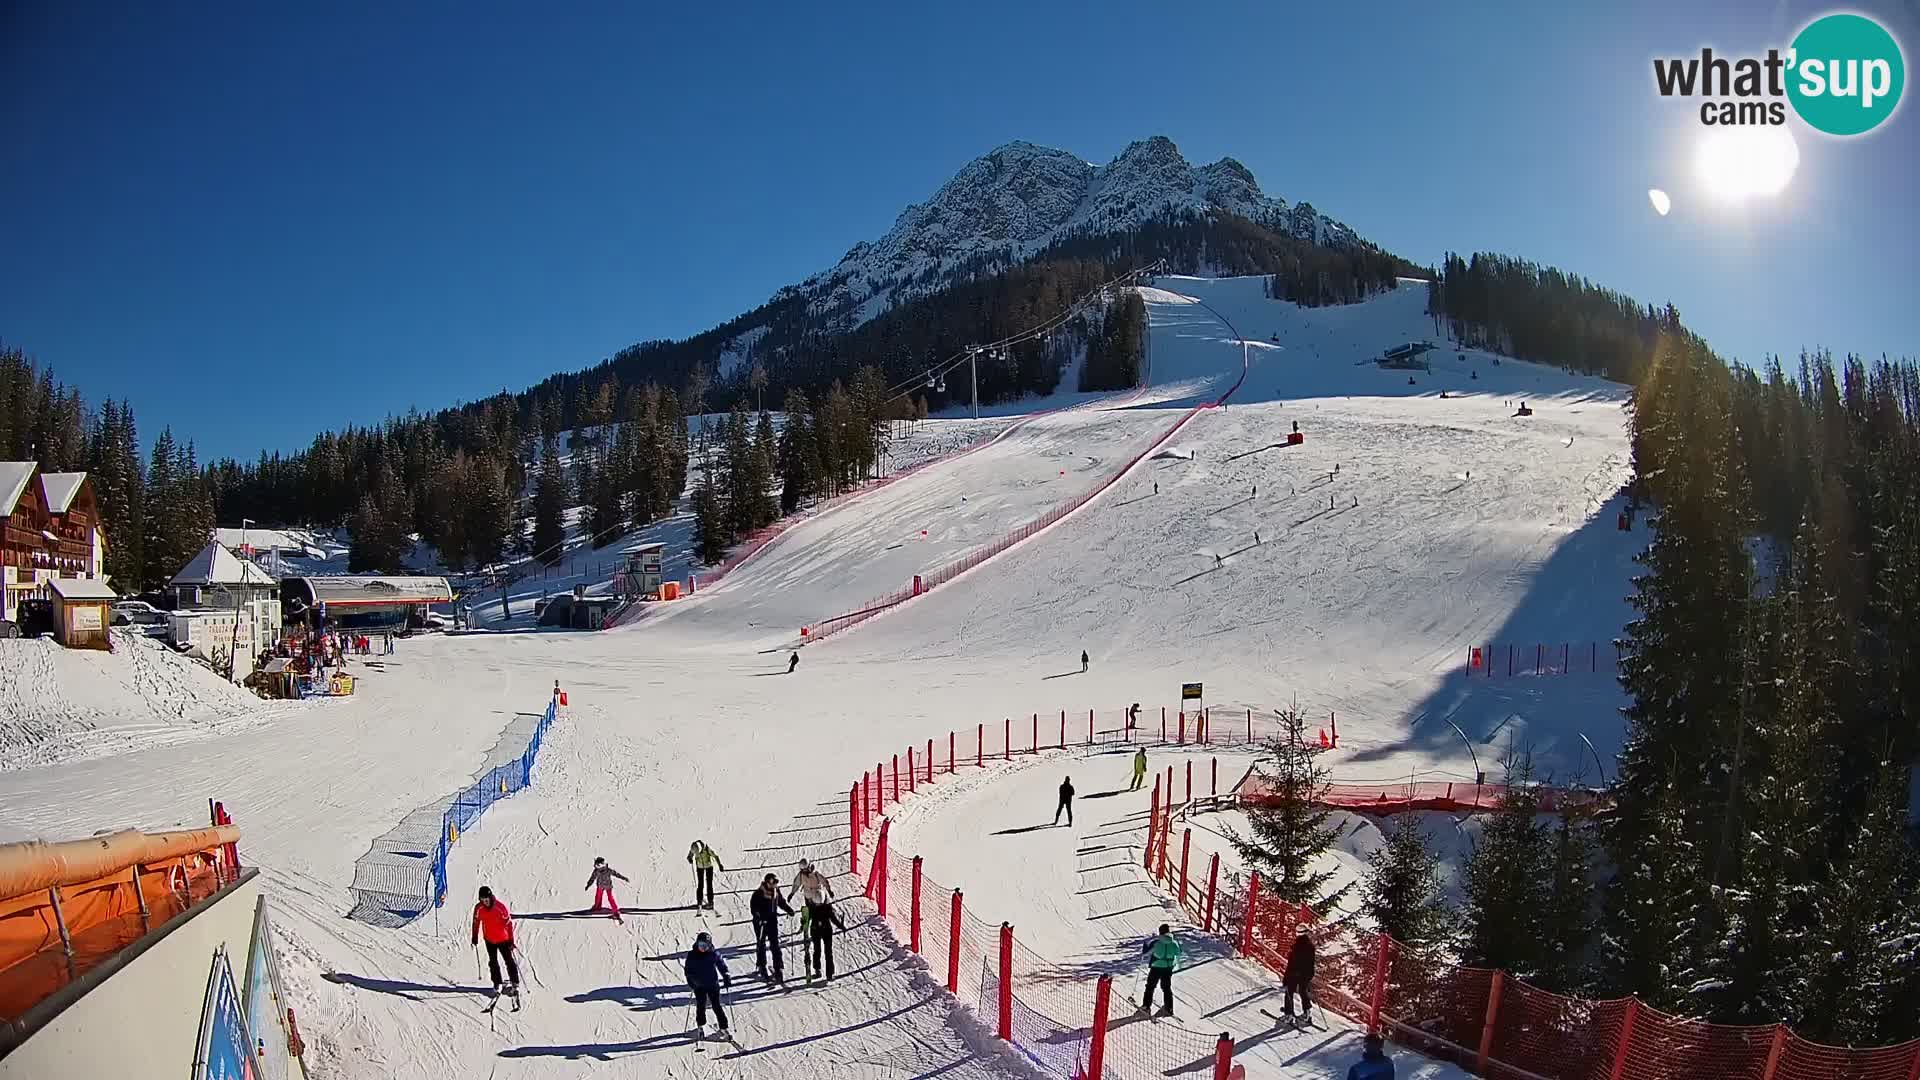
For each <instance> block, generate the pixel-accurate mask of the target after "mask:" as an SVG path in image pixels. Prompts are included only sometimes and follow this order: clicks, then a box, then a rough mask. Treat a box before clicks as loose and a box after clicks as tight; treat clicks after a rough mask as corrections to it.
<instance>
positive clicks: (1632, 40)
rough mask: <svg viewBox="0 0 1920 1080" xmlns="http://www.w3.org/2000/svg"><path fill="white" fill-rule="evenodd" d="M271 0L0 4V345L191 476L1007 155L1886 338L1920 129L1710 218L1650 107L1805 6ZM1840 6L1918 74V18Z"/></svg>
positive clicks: (794, 264) (763, 262)
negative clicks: (162, 435) (1674, 58)
mask: <svg viewBox="0 0 1920 1080" xmlns="http://www.w3.org/2000/svg"><path fill="white" fill-rule="evenodd" d="M306 7H307V10H304V11H300V12H293V11H290V10H288V7H287V6H286V5H258V4H225V3H202V4H190V5H168V4H158V5H156V4H123V5H110V4H106V3H82V4H70V3H35V2H33V0H18V2H15V3H9V4H0V71H5V72H6V79H5V81H6V91H5V93H4V94H0V154H4V160H5V162H6V166H5V168H4V169H0V340H4V341H5V342H7V343H8V344H14V345H19V346H21V347H23V348H25V349H26V350H27V351H28V352H29V353H31V354H32V355H34V356H35V357H37V358H38V359H39V360H40V361H42V362H43V363H47V364H51V365H52V366H53V367H54V368H55V369H56V370H57V371H58V373H59V374H60V376H61V377H62V378H64V379H65V380H67V381H69V382H70V383H73V384H76V385H78V386H80V387H81V388H82V389H83V390H84V392H85V393H86V395H87V397H88V400H89V401H90V402H98V401H99V400H100V398H101V397H102V396H103V395H109V394H110V395H113V396H115V397H120V396H125V397H129V398H131V399H132V400H133V402H134V405H135V409H136V411H137V414H138V417H139V420H140V422H141V427H142V435H143V437H146V438H151V436H152V435H153V434H154V433H156V432H157V431H158V430H159V428H160V427H161V425H163V424H170V425H172V426H173V427H174V428H175V430H176V432H179V433H182V434H186V435H190V436H191V437H193V438H195V439H196V440H198V443H199V446H200V448H201V451H202V456H203V459H204V458H205V457H207V456H208V455H209V453H213V454H234V455H237V456H240V457H242V458H249V457H251V456H252V455H253V454H254V453H256V452H257V451H258V449H260V448H261V447H269V448H281V449H292V448H296V447H298V446H301V445H304V444H305V443H306V442H307V441H308V440H309V439H310V438H311V436H312V435H313V433H314V432H315V431H316V430H319V429H321V428H323V427H336V426H339V425H341V424H344V423H348V422H358V423H369V422H376V421H378V420H380V419H381V418H382V417H384V416H386V415H388V414H390V413H396V412H404V411H405V410H407V409H408V408H409V407H413V406H418V407H420V408H422V409H433V408H438V407H440V406H443V405H447V404H451V403H453V402H455V401H457V400H462V399H470V398H473V397H476V396H480V395H483V394H487V393H491V392H494V391H497V390H499V389H501V388H503V387H505V388H511V389H518V388H521V387H523V386H525V385H527V384H529V383H531V382H533V381H535V380H537V379H539V378H541V377H543V376H545V375H547V374H549V373H551V372H553V371H556V370H561V369H568V370H571V369H575V368H580V367H584V366H587V365H589V364H592V363H595V362H597V361H599V360H600V359H602V358H604V357H606V356H607V355H609V354H610V353H612V352H613V351H615V350H617V349H619V348H621V347H622V346H625V345H627V344H630V343H632V342H635V341H639V340H643V339H647V338H655V337H678V336H684V335H686V334H690V333H694V332H697V331H699V330H702V329H705V328H707V327H709V326H711V325H713V324H714V323H716V322H719V321H721V320H723V319H726V318H728V317H730V316H732V315H735V314H738V313H739V312H741V311H743V310H746V309H748V308H750V307H752V306H754V305H756V304H758V303H760V302H761V301H763V300H765V299H766V298H767V296H768V295H769V294H771V293H772V292H773V291H774V290H775V289H776V288H778V287H779V286H781V285H785V284H788V283H791V282H794V281H797V280H798V279H800V278H802V277H804V276H806V275H807V274H809V273H811V272H813V271H815V270H818V269H820V268H822V267H825V266H827V265H830V264H831V263H833V262H834V261H835V260H837V259H838V258H839V256H840V255H841V254H843V253H844V252H845V250H846V249H847V248H848V247H849V246H850V245H852V244H853V243H854V242H855V241H858V240H861V239H864V238H871V237H874V236H877V235H879V234H880V233H882V232H884V231H885V230H886V229H887V228H888V227H889V226H890V225H891V223H892V221H893V218H894V216H895V215H896V214H898V212H899V211H900V210H901V208H902V207H903V206H904V205H906V204H907V203H909V202H912V201H916V200H920V199H924V198H925V197H927V196H928V195H929V194H931V193H932V191H933V190H934V189H935V188H936V187H937V186H938V185H939V184H940V183H941V182H942V181H944V180H945V179H946V178H947V177H948V176H950V175H951V174H952V173H953V172H954V171H955V170H957V169H958V168H959V167H960V166H962V165H963V164H965V163H966V162H967V161H968V160H970V159H971V158H973V157H975V156H977V155H979V154H982V153H984V152H986V151H988V150H990V149H991V148H993V147H995V146H997V145H999V144H1001V143H1004V142H1008V141H1011V140H1014V139H1027V140H1031V141H1034V142H1038V143H1043V144H1049V145H1054V146H1059V147H1064V148H1066V149H1069V150H1072V151H1074V152H1076V153H1079V154H1080V155H1082V156H1083V157H1086V158H1088V159H1090V160H1094V161H1102V162H1103V161H1106V160H1107V159H1109V158H1110V157H1112V156H1113V155H1114V154H1115V153H1117V152H1118V151H1119V150H1120V149H1122V148H1123V147H1124V146H1125V145H1126V144H1127V143H1128V142H1130V141H1132V140H1135V139H1140V138H1145V137H1147V136H1149V135H1154V134H1165V135H1167V136H1170V137H1171V138H1172V139H1173V140H1174V141H1175V142H1176V143H1178V144H1179V145H1180V147H1181V149H1182V150H1183V151H1184V152H1185V153H1186V155H1187V156H1188V158H1189V159H1191V160H1193V161H1195V162H1196V163H1199V162H1204V161H1210V160H1213V159H1215V158H1217V157H1219V156H1221V155H1232V156H1234V157H1237V158H1239V159H1240V160H1241V161H1243V162H1245V163H1246V164H1247V165H1248V166H1249V167H1250V168H1251V169H1252V170H1253V172H1254V174H1255V175H1256V176H1257V177H1258V178H1259V180H1260V183H1261V185H1262V186H1263V187H1264V188H1265V189H1266V190H1267V191H1269V192H1271V193H1275V194H1278V195H1281V196H1283V197H1286V198H1288V199H1291V200H1299V199H1307V200H1310V201H1312V202H1313V203H1314V204H1315V205H1316V206H1317V207H1319V208H1320V209H1322V210H1323V211H1325V212H1327V213H1330V214H1332V215H1334V216H1336V217H1338V218H1341V219H1343V220H1345V221H1347V222H1348V223H1349V224H1351V225H1353V226H1354V227H1355V228H1356V229H1358V230H1359V231H1360V233H1361V234H1362V235H1364V236H1366V237H1368V238H1370V239H1372V240H1374V241H1376V242H1378V243H1380V244H1382V245H1384V246H1386V247H1388V248H1389V249H1391V250H1393V251H1396V252H1399V253H1401V254H1403V255H1405V256H1407V257H1409V258H1412V259H1414V260H1416V261H1420V262H1433V261H1437V260H1438V259H1439V257H1440V255H1441V254H1442V252H1444V251H1447V250H1449V249H1452V250H1460V251H1472V250H1496V251H1503V252H1509V253H1514V254H1520V255H1525V256H1527V257H1530V258H1533V259H1537V260H1540V261H1543V262H1550V263H1554V264H1558V265H1561V266H1564V267H1566V268H1568V269H1572V270H1576V271H1579V272H1581V273H1584V274H1586V275H1588V276H1589V277H1591V278H1593V279H1595V280H1597V281H1599V282H1601V283H1603V284H1606V285H1609V286H1612V287H1615V288H1618V289H1620V290H1622V291H1625V292H1628V293H1630V294H1633V295H1636V296H1639V297H1641V298H1644V299H1650V300H1656V301H1665V300H1669V299H1670V300H1672V301H1673V302H1674V303H1676V304H1677V305H1678V306H1679V308H1680V310H1681V312H1682V314H1683V316H1684V317H1685V318H1686V319H1687V320H1688V321H1689V322H1690V323H1691V324H1692V325H1693V326H1695V327H1696V328H1697V329H1698V330H1700V331H1701V332H1702V333H1703V334H1705V335H1706V337H1707V338H1708V340H1709V341H1711V342H1712V343H1713V344H1714V345H1715V346H1716V347H1718V348H1719V349H1720V350H1721V351H1722V352H1723V353H1726V354H1729V355H1733V356H1737V357H1740V358H1743V359H1756V358H1758V357H1759V356H1760V355H1761V354H1762V353H1763V352H1766V351H1779V352H1783V353H1787V354H1792V353H1794V352H1797V351H1798V350H1799V349H1800V348H1801V347H1802V346H1806V345H1815V344H1825V345H1827V346H1830V347H1832V348H1834V349H1836V350H1842V351H1844V350H1854V351H1859V352H1863V353H1867V354H1869V355H1873V356H1877V355H1879V354H1880V353H1882V352H1887V353H1893V354H1896V355H1909V356H1914V355H1920V303H1917V302H1916V292H1917V290H1916V271H1915V266H1916V261H1915V260H1916V255H1917V253H1920V197H1916V195H1915V191H1916V190H1917V187H1916V185H1920V106H1917V105H1916V104H1915V103H1914V102H1912V101H1908V102H1906V103H1905V104H1904V105H1903V107H1902V109H1901V111H1900V113H1899V114H1898V115H1896V116H1895V117H1894V119H1893V120H1892V121H1891V122H1890V124H1889V125H1887V126H1883V128H1882V130H1881V131H1879V132H1876V133H1875V134H1873V135H1871V136H1869V137H1867V138H1866V139H1864V140H1855V141H1853V142H1850V143H1841V142H1834V141H1827V140H1825V139H1823V138H1821V137H1818V136H1809V135H1804V134H1803V135H1802V137H1801V139H1800V145H1801V151H1802V161H1801V165H1800V170H1799V174H1798V176H1797V177H1796V178H1795V179H1794V182H1793V184H1792V186H1791V187H1790V188H1789V189H1788V190H1787V191H1786V193H1785V194H1783V195H1782V196H1780V197H1777V198H1775V199H1772V200H1770V201H1766V202H1762V203H1758V204H1755V205H1752V206H1750V207H1749V208H1748V209H1747V210H1745V211H1744V212H1735V211H1729V210H1727V209H1725V208H1723V207H1719V206H1716V205H1713V204H1709V203H1708V202H1706V201H1705V198H1704V196H1703V195H1702V194H1700V193H1699V192H1698V190H1697V187H1696V185H1695V184H1694V182H1693V180H1692V178H1691V177H1692V170H1691V165H1690V160H1689V154H1688V150H1687V145H1688V144H1687V140H1688V138H1690V137H1693V136H1697V135H1698V134H1699V133H1700V130H1701V129H1700V128H1699V126H1698V122H1697V120H1696V119H1695V117H1694V115H1693V114H1692V112H1691V110H1690V109H1689V107H1688V106H1685V105H1681V104H1677V103H1669V102H1661V101H1659V100H1658V99H1657V98H1656V97H1655V96H1654V94H1653V92H1652V89H1651V87H1652V77H1651V73H1650V72H1651V68H1650V60H1651V58H1652V57H1653V56H1655V55H1685V54H1688V53H1691V52H1697V51H1698V49H1699V47H1700V46H1701V45H1703V44H1712V45H1714V46H1715V47H1716V48H1719V49H1725V50H1730V51H1731V50H1745V51H1759V50H1762V49H1764V48H1765V47H1766V46H1767V45H1770V44H1778V45H1784V44H1785V43H1786V41H1787V39H1788V38H1789V37H1790V36H1791V34H1792V33H1793V31H1794V30H1796V29H1797V28H1798V27H1799V26H1800V25H1802V24H1803V23H1804V22H1805V21H1807V20H1808V19H1809V18H1811V17H1812V16H1814V15H1816V14H1819V13H1821V12H1823V11H1825V10H1829V8H1827V7H1826V6H1824V5H1817V4H1812V5H1809V4H1801V3H1797V2H1796V3H1790V4H1773V5H1762V4H1756V3H1751V2H1728V3H1722V4H1713V5H1689V4H1681V3H1649V2H1640V0H1628V2H1622V3H1612V4H1593V5H1562V4H1548V5H1542V4H1538V3H1531V2H1530V3H1516V4H1511V5H1493V4H1487V5H1478V4H1476V5H1452V6H1435V5H1433V4H1430V3H1417V4H1407V5H1404V6H1400V5H1395V4H1389V3H1364V4H1351V3H1327V4H1313V5H1292V4H1275V3H1271V2H1261V3H1249V4H1207V5H1197V6H1196V5H1184V6H1183V5H1178V4H1166V3H1155V4H1151V5H1142V4H1134V3H1103V4H1078V5H1068V4H1033V3H1009V4H1001V3H973V4H940V5H921V4H902V3H897V2H888V3H878V4H860V5H854V4H840V5H815V4H790V3H789V4H780V5H760V4H752V3H726V4H704V5H700V4H697V5H653V4H644V5H643V4H626V5H617V6H616V5H595V4H585V3H583V4H563V5H553V4H545V5H533V4H525V5H517V6H508V7H495V6H491V5H487V4H461V5H457V6H456V5H450V4H446V5H441V4H433V5H429V4H412V3H408V4H399V5H371V4H359V3H343V4H337V5H324V7H325V8H326V9H328V10H326V11H319V10H315V8H317V7H320V6H317V5H307V6H306ZM1575 7H1580V8H1587V9H1590V10H1585V11H1575V10H1570V9H1572V8H1575ZM390 9H391V10H390ZM1856 9H1857V10H1862V11H1864V12H1866V13H1868V14H1872V15H1874V16H1876V17H1877V18H1879V19H1881V20H1882V22H1883V23H1884V24H1886V25H1888V26H1889V27H1890V28H1891V29H1892V30H1893V32H1894V34H1895V35H1896V37H1898V38H1899V39H1900V40H1901V41H1902V43H1903V45H1904V46H1905V48H1906V52H1907V59H1908V64H1909V67H1910V69H1911V68H1912V67H1913V66H1915V65H1916V64H1920V3H1916V0H1877V2H1876V0H1868V2H1865V3H1864V4H1861V5H1858V6H1857V8H1856ZM560 12H564V13H560ZM1913 74H1914V73H1913V72H1912V71H1911V70H1910V72H1909V76H1910V81H1911V80H1912V76H1913ZM1916 94H1920V90H1914V89H1909V90H1908V92H1907V95H1906V96H1907V97H1908V98H1912V97H1914V96H1915V95H1916ZM1655 186H1657V187H1662V188H1664V189H1666V190H1668V191H1670V192H1671V193H1672V194H1673V197H1674V200H1675V203H1676V208H1675V210H1674V213H1673V215H1672V216H1671V217H1668V218H1664V219H1662V218H1659V217H1656V216H1655V215H1654V214H1653V213H1652V211H1651V210H1650V208H1649V206H1648V202H1647V197H1646V189H1647V188H1649V187H1655Z"/></svg>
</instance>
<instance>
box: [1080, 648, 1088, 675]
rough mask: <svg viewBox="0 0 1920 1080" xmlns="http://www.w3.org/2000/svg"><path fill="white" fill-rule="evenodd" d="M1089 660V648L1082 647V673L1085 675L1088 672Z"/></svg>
mask: <svg viewBox="0 0 1920 1080" xmlns="http://www.w3.org/2000/svg"><path fill="white" fill-rule="evenodd" d="M1087 662H1088V661H1087V650H1085V649H1081V650H1080V674H1082V675H1085V674H1086V673H1087Z"/></svg>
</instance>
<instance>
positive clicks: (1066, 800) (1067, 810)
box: [1053, 776, 1073, 829]
mask: <svg viewBox="0 0 1920 1080" xmlns="http://www.w3.org/2000/svg"><path fill="white" fill-rule="evenodd" d="M1061 814H1065V815H1067V828H1069V829H1071V828H1073V777H1071V776H1069V777H1067V778H1066V779H1065V780H1062V781H1061V782H1060V805H1059V806H1056V807H1054V810H1053V823H1054V824H1055V825H1058V824H1060V815H1061Z"/></svg>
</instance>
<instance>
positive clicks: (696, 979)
mask: <svg viewBox="0 0 1920 1080" xmlns="http://www.w3.org/2000/svg"><path fill="white" fill-rule="evenodd" d="M723 985H724V986H727V987H732V986H733V976H732V975H730V974H728V973H727V961H726V958H725V957H723V956H721V955H720V953H719V952H718V951H716V950H715V949H714V947H713V938H712V937H711V936H710V935H709V934H708V933H707V932H706V931H705V930H702V931H700V936H699V937H696V938H694V939H693V948H691V949H688V950H687V986H688V987H689V988H691V989H692V990H693V1016H694V1021H693V1022H694V1025H695V1027H696V1028H697V1029H698V1030H699V1031H702V1032H704V1031H705V1030H706V1027H707V1006H708V1005H712V1006H713V1023H714V1026H715V1027H716V1028H717V1029H718V1031H719V1035H720V1037H721V1038H723V1039H724V1038H726V1037H727V1014H726V1011H725V1010H723V1009H722V1008H721V1007H720V987H721V986H723Z"/></svg>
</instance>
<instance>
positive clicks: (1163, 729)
mask: <svg viewBox="0 0 1920 1080" xmlns="http://www.w3.org/2000/svg"><path fill="white" fill-rule="evenodd" d="M1160 741H1161V742H1162V743H1165V742H1166V741H1167V707H1166V706H1165V705H1162V706H1160Z"/></svg>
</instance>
